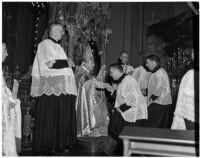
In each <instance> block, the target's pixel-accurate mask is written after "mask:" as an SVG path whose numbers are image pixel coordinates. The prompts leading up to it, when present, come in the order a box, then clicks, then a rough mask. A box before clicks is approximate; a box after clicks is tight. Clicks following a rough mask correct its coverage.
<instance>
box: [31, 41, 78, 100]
mask: <svg viewBox="0 0 200 158" xmlns="http://www.w3.org/2000/svg"><path fill="white" fill-rule="evenodd" d="M60 59H61V60H67V55H66V53H65V52H64V49H63V48H62V47H61V46H60V45H59V44H57V43H55V42H53V41H52V40H50V39H45V40H43V41H42V42H41V43H40V44H39V45H38V50H37V54H36V56H35V59H34V63H33V70H32V85H31V95H32V96H33V97H37V96H41V95H43V94H46V95H52V94H54V95H56V96H59V95H61V94H72V95H77V88H76V82H75V78H74V73H73V71H72V69H71V68H62V69H50V68H48V66H47V65H46V64H45V63H46V62H47V61H50V60H60Z"/></svg>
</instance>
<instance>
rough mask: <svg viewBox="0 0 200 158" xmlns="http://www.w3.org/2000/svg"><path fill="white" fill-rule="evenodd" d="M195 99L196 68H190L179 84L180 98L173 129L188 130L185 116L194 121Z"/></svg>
mask: <svg viewBox="0 0 200 158" xmlns="http://www.w3.org/2000/svg"><path fill="white" fill-rule="evenodd" d="M194 99H195V98H194V70H189V71H188V72H187V73H186V74H185V75H184V76H183V78H182V80H181V83H180V86H179V92H178V99H177V103H176V109H175V112H174V119H173V123H172V127H171V129H182V130H186V126H185V121H184V118H185V119H187V120H190V121H192V122H194V120H195V101H194Z"/></svg>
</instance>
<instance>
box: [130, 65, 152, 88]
mask: <svg viewBox="0 0 200 158" xmlns="http://www.w3.org/2000/svg"><path fill="white" fill-rule="evenodd" d="M150 74H151V73H150V72H148V71H146V70H145V69H144V67H143V66H139V67H137V68H135V70H134V72H133V74H132V76H133V77H134V78H135V79H136V81H137V82H138V83H139V86H140V89H147V88H148V82H149V77H150Z"/></svg>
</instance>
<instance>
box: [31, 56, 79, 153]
mask: <svg viewBox="0 0 200 158" xmlns="http://www.w3.org/2000/svg"><path fill="white" fill-rule="evenodd" d="M64 67H68V63H67V61H66V60H56V63H55V64H54V65H53V67H52V68H53V69H60V68H64ZM75 99H76V98H75V96H74V95H64V94H61V95H59V96H56V95H50V96H47V95H45V94H43V95H42V96H40V97H38V98H37V104H36V111H35V115H36V121H35V128H34V133H33V151H34V152H51V151H63V150H65V149H67V148H68V147H69V146H71V145H75V144H76V140H77V136H76V135H77V132H76V112H75Z"/></svg>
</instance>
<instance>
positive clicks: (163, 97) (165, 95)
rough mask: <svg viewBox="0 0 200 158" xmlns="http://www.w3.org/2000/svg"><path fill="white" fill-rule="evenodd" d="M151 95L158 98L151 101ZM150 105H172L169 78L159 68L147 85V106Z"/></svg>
mask: <svg viewBox="0 0 200 158" xmlns="http://www.w3.org/2000/svg"><path fill="white" fill-rule="evenodd" d="M151 95H155V96H158V98H157V99H156V100H154V101H153V100H152V99H151ZM151 103H157V104H160V105H169V104H172V98H171V90H170V84H169V77H168V74H167V72H166V71H165V70H164V69H163V68H160V69H159V70H158V71H156V72H155V73H152V74H151V76H150V79H149V85H148V106H149V105H150V104H151Z"/></svg>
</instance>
